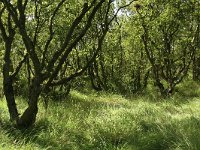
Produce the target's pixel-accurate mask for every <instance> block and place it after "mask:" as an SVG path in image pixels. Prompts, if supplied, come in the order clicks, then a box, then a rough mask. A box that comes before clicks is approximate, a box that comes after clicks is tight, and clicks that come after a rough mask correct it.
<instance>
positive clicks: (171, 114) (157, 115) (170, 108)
mask: <svg viewBox="0 0 200 150" xmlns="http://www.w3.org/2000/svg"><path fill="white" fill-rule="evenodd" d="M192 84H193V85H191V84H188V85H187V86H188V88H185V87H184V88H182V87H178V92H177V93H175V94H174V95H173V96H172V97H170V98H168V99H161V98H160V97H158V96H155V95H154V94H152V93H147V94H146V95H143V96H135V97H132V98H125V97H123V96H121V95H116V94H110V93H105V92H99V93H95V92H89V91H88V92H84V93H81V92H79V91H76V90H72V91H71V93H70V95H69V96H68V97H66V98H65V99H63V100H62V101H54V100H50V101H49V103H48V109H44V106H43V102H42V101H41V102H40V105H39V107H40V109H39V113H38V118H37V122H36V124H35V125H34V126H33V127H31V128H29V129H26V130H19V129H16V128H15V127H14V126H13V125H12V124H11V123H10V122H9V121H8V111H7V107H6V103H5V100H4V99H2V100H1V101H0V141H1V143H0V149H2V150H6V149H8V150H15V149H17V150H37V149H38V150H199V149H200V138H199V137H200V128H199V126H200V111H199V109H200V98H199V96H200V88H199V85H198V84H195V83H192ZM194 84H195V85H194ZM190 85H191V86H193V87H194V86H195V88H190V87H189V86H190ZM17 103H18V107H19V108H20V110H21V111H22V110H23V109H24V108H25V107H26V105H25V102H24V100H23V99H22V98H20V97H18V99H17Z"/></svg>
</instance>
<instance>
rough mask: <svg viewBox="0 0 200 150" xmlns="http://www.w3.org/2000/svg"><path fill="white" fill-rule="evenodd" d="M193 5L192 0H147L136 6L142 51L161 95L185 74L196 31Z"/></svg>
mask: <svg viewBox="0 0 200 150" xmlns="http://www.w3.org/2000/svg"><path fill="white" fill-rule="evenodd" d="M195 9H196V5H195V2H194V3H193V2H186V1H185V2H182V1H165V2H164V1H163V2H161V1H155V2H154V1H148V2H146V3H145V2H144V6H142V7H141V8H136V11H137V13H138V17H139V20H140V23H141V27H142V30H143V34H142V35H141V40H142V43H143V45H144V51H145V53H146V56H147V58H148V60H149V62H150V64H151V66H152V75H153V78H154V80H155V85H156V86H157V87H158V88H159V90H160V92H161V94H162V95H163V96H166V95H170V94H171V93H172V92H173V91H174V88H175V86H176V85H177V84H178V83H180V82H181V81H182V80H183V78H184V77H185V76H186V75H187V72H188V70H189V68H190V64H191V62H192V58H193V57H194V55H195V52H196V47H197V45H196V44H197V37H198V36H197V33H198V32H199V25H197V24H196V23H195V22H194V15H193V13H194V12H193V10H195Z"/></svg>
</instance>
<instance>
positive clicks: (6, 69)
mask: <svg viewBox="0 0 200 150" xmlns="http://www.w3.org/2000/svg"><path fill="white" fill-rule="evenodd" d="M11 46H12V37H10V39H5V54H4V65H3V90H4V94H5V97H6V102H7V106H8V111H9V114H10V120H11V121H14V120H16V119H17V118H18V115H19V114H18V111H17V107H16V103H15V98H14V89H13V80H12V77H11V76H10V70H11V60H10V53H11Z"/></svg>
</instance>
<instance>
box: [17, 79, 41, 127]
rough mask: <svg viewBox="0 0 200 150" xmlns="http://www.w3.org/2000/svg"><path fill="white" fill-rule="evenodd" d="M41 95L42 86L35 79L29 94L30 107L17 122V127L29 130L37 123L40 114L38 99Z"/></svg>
mask: <svg viewBox="0 0 200 150" xmlns="http://www.w3.org/2000/svg"><path fill="white" fill-rule="evenodd" d="M40 93H41V85H40V82H39V80H38V79H36V78H35V79H33V81H32V84H31V91H30V93H29V105H28V108H27V109H26V110H25V111H24V113H23V114H22V116H21V117H20V118H19V120H18V121H17V126H18V127H22V128H28V127H30V126H32V125H33V124H34V123H35V120H36V115H37V113H38V99H39V95H40Z"/></svg>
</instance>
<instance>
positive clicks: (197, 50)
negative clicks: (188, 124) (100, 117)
mask: <svg viewBox="0 0 200 150" xmlns="http://www.w3.org/2000/svg"><path fill="white" fill-rule="evenodd" d="M0 31H1V32H0V33H1V35H0V41H1V43H0V47H1V50H0V64H1V80H2V85H1V90H2V92H1V93H2V96H3V95H4V96H5V99H6V102H7V107H8V111H9V114H10V120H11V121H12V122H14V124H16V125H17V126H18V127H20V128H27V127H29V126H31V125H33V124H34V123H35V120H36V118H37V117H36V116H37V113H38V103H39V100H40V99H41V100H42V101H44V103H45V104H46V106H48V101H49V100H50V99H51V100H57V99H58V98H59V96H57V97H56V95H61V96H63V95H64V96H67V95H68V94H69V93H70V90H71V89H79V90H81V89H82V90H84V89H86V88H87V89H93V90H96V91H107V92H113V93H120V94H122V95H134V94H145V92H147V91H148V89H149V88H148V87H154V88H153V89H154V91H155V92H156V93H159V94H160V95H161V96H162V97H163V98H167V97H170V96H172V95H173V94H174V93H175V92H178V90H176V86H177V85H178V84H180V83H182V82H184V81H186V80H194V81H195V82H198V81H199V80H200V41H199V40H200V39H199V38H200V34H199V33H200V1H198V0H188V1H185V0H141V1H140V0H138V1H136V0H135V1H128V0H126V1H125V0H124V1H123V0H121V1H117V0H116V1H113V0H79V1H78V0H71V1H66V0H42V1H41V0H31V1H29V0H1V3H0ZM18 96H22V97H23V98H24V99H26V100H27V101H26V102H27V103H28V106H27V108H26V109H25V110H24V112H23V113H22V114H19V112H18V107H17V105H16V97H18ZM52 97H53V98H52Z"/></svg>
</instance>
